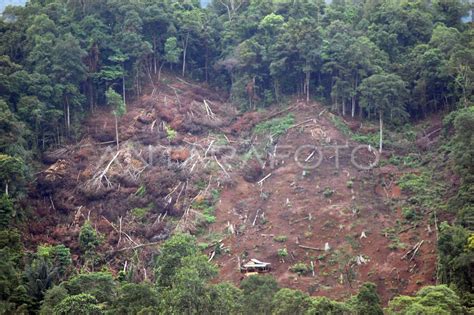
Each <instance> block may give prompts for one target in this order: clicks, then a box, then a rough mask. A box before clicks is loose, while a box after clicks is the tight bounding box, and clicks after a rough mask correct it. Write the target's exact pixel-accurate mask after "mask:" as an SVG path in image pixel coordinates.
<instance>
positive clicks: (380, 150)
mask: <svg viewBox="0 0 474 315" xmlns="http://www.w3.org/2000/svg"><path fill="white" fill-rule="evenodd" d="M382 117H383V113H382V111H379V125H380V135H379V152H380V153H382V144H383V138H382V136H383V119H382Z"/></svg>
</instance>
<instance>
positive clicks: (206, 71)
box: [204, 40, 209, 83]
mask: <svg viewBox="0 0 474 315" xmlns="http://www.w3.org/2000/svg"><path fill="white" fill-rule="evenodd" d="M204 60H205V62H204V72H205V77H206V83H208V82H209V69H208V68H209V47H208V44H207V40H206V55H205V59H204Z"/></svg>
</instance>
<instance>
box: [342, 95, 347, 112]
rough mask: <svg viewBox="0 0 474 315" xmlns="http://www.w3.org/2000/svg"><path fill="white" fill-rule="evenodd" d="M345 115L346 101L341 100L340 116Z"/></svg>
mask: <svg viewBox="0 0 474 315" xmlns="http://www.w3.org/2000/svg"><path fill="white" fill-rule="evenodd" d="M345 115H346V99H345V98H343V99H342V116H345Z"/></svg>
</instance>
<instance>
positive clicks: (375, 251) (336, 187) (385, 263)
mask: <svg viewBox="0 0 474 315" xmlns="http://www.w3.org/2000/svg"><path fill="white" fill-rule="evenodd" d="M321 112H323V108H322V107H321V106H319V105H318V104H311V106H305V105H302V104H300V106H299V107H298V108H297V109H296V110H294V111H293V114H294V115H295V117H296V124H299V123H300V122H304V121H307V120H308V119H309V118H314V121H310V122H308V123H304V124H302V125H300V126H299V127H296V128H291V129H290V130H289V131H288V133H287V134H286V135H284V136H282V137H281V138H280V139H279V141H278V143H277V148H278V146H280V147H285V146H291V147H293V148H294V149H293V151H292V152H291V153H293V152H294V150H295V149H296V148H298V147H301V146H305V145H317V146H318V147H320V148H325V149H321V151H322V153H323V159H322V162H321V164H320V165H319V167H317V168H315V169H313V170H307V171H304V170H303V169H302V168H301V166H300V165H298V163H296V162H295V159H294V154H292V155H291V156H289V157H288V158H284V159H278V165H277V166H276V167H275V168H273V169H271V168H266V169H264V174H262V176H261V178H264V177H265V176H266V175H268V174H271V175H270V176H269V177H268V178H267V179H265V180H264V181H263V183H261V184H258V183H249V182H247V181H245V180H244V179H243V178H242V177H238V176H237V177H236V179H235V182H236V185H235V186H234V187H232V188H231V189H226V190H224V191H223V193H222V198H221V200H220V203H219V205H218V211H217V222H216V223H215V224H214V225H213V226H212V227H211V229H212V230H213V231H214V232H220V233H223V234H225V233H227V234H228V228H227V226H228V225H233V229H234V230H235V231H236V232H235V233H234V234H232V235H231V236H227V237H226V238H225V239H224V241H223V243H224V244H225V246H227V247H228V248H229V249H230V251H229V253H228V254H226V255H223V256H220V257H218V259H217V260H216V261H217V262H218V264H219V266H220V268H221V269H220V270H221V272H220V278H221V279H222V280H230V281H232V282H234V283H239V281H240V280H241V279H242V274H240V273H239V271H238V260H239V259H240V260H241V261H244V260H245V259H250V258H256V259H258V260H261V261H265V262H270V263H271V264H272V266H273V271H272V272H271V274H272V275H274V276H275V277H276V278H277V279H278V281H279V283H280V285H281V286H284V287H291V288H298V289H301V290H303V291H307V292H309V293H310V294H312V295H324V296H328V297H332V298H343V297H347V296H349V295H350V294H351V293H354V292H356V291H357V288H358V287H359V285H360V284H362V283H363V282H365V281H371V282H374V283H376V284H377V286H378V289H379V293H380V295H381V296H382V298H383V300H384V301H385V302H386V301H387V300H388V299H390V298H391V297H392V296H394V295H396V294H412V293H414V292H415V291H417V290H418V289H419V288H420V287H421V286H423V285H427V284H432V283H434V281H435V262H436V254H435V240H436V238H435V233H433V232H431V233H430V232H429V231H428V229H427V226H428V223H427V222H423V223H421V224H420V225H419V227H417V228H415V229H413V228H411V226H410V225H404V224H403V222H402V221H403V219H402V216H401V213H400V212H401V210H400V209H399V208H397V207H395V206H393V205H394V204H396V201H397V199H399V198H404V196H402V195H401V191H400V189H399V188H398V187H397V186H396V184H395V181H396V179H397V178H398V176H399V175H400V174H399V172H398V170H397V168H396V167H394V166H385V167H382V168H379V167H376V168H374V169H371V170H361V169H359V168H357V167H355V166H354V165H353V163H351V149H352V148H353V147H354V146H355V145H356V144H355V143H351V142H350V141H349V142H348V145H349V147H350V149H340V150H339V154H340V156H339V168H337V167H336V161H335V149H334V148H331V147H327V146H329V145H334V144H339V145H343V144H345V143H346V142H347V141H348V140H347V139H346V137H345V136H343V135H342V134H341V132H339V131H338V130H337V129H336V128H335V127H334V125H333V124H332V122H331V121H330V115H331V114H329V113H324V112H323V114H322V115H319V113H321ZM311 152H312V149H311V148H307V149H306V150H304V149H303V150H302V151H301V153H300V154H298V157H299V160H300V161H301V160H306V159H307V157H308V156H309V155H310V154H311ZM317 159H318V154H315V155H314V156H313V157H312V159H311V160H310V161H309V162H310V163H311V162H312V163H313V164H314V163H315V160H317ZM373 160H374V155H373V153H370V152H368V151H367V150H360V151H359V154H357V155H356V161H358V162H359V163H360V164H364V163H362V161H364V162H365V165H368V164H370V161H373ZM256 216H257V218H256ZM305 218H306V219H305ZM254 222H255V225H254ZM432 230H434V228H433V229H432ZM432 230H431V231H432ZM278 236H284V237H286V238H287V240H286V241H284V242H277V241H275V240H274V237H277V238H278ZM420 240H424V243H423V245H422V246H421V247H420V249H419V252H418V254H417V255H416V256H414V257H413V259H411V260H410V258H411V255H408V258H407V259H402V256H403V255H404V254H405V253H406V252H407V250H409V249H410V248H412V246H413V245H415V244H416V243H417V242H418V241H420ZM398 243H400V244H401V243H403V244H405V246H404V247H405V249H402V248H394V249H390V248H389V247H390V244H392V245H393V244H398ZM326 244H327V245H329V247H330V249H329V250H327V251H325V250H324V248H325V246H326ZM301 246H308V247H314V248H318V249H322V250H313V249H307V248H302V247H301ZM283 248H285V249H286V250H287V253H288V256H286V257H280V256H279V255H278V249H283ZM358 256H359V257H362V258H363V259H362V260H364V261H365V262H361V259H359V264H358V263H357V257H358ZM296 263H305V264H306V265H307V266H308V267H310V266H311V263H312V264H313V265H314V275H313V274H312V272H311V271H309V272H308V273H307V274H306V275H303V276H298V275H297V274H296V273H293V272H291V271H290V270H289V269H290V267H291V266H292V265H294V264H296Z"/></svg>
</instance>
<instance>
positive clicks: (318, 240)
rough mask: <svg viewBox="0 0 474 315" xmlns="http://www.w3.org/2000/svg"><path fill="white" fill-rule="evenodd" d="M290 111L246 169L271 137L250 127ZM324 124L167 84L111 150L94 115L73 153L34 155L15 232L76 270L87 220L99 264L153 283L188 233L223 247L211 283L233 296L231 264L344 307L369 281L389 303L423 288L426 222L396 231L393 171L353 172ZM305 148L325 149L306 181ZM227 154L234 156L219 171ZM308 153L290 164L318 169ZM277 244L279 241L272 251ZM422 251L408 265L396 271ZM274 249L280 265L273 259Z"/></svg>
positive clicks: (235, 273)
mask: <svg viewBox="0 0 474 315" xmlns="http://www.w3.org/2000/svg"><path fill="white" fill-rule="evenodd" d="M289 112H291V113H292V114H293V115H294V117H295V124H294V125H293V126H292V127H291V128H290V129H289V130H288V131H287V132H286V133H285V134H284V135H282V136H281V137H280V138H278V139H276V138H275V139H272V141H270V142H271V144H272V145H271V146H270V147H269V148H268V147H267V151H266V152H260V153H262V156H261V157H260V158H261V159H262V161H263V162H264V163H265V167H263V168H262V167H260V165H259V164H258V163H257V161H256V158H255V157H254V158H251V159H247V158H244V156H245V155H246V154H248V152H249V150H250V149H251V148H252V145H256V146H258V145H261V144H262V143H265V142H266V141H267V137H268V136H269V135H268V134H266V135H265V134H264V135H258V136H257V135H254V134H253V133H252V128H253V127H254V126H255V125H256V124H257V123H259V122H260V121H262V120H265V119H267V118H272V117H279V116H281V115H286V114H288V113H289ZM331 115H332V114H331V113H329V112H327V111H325V110H324V109H323V107H322V106H321V105H319V104H317V103H311V104H304V103H302V102H299V101H297V100H295V101H294V102H293V103H292V105H291V106H290V107H289V109H287V110H285V109H282V108H270V109H268V110H267V111H264V112H249V113H245V114H239V113H237V111H236V110H235V109H234V107H233V106H231V105H229V104H227V103H225V101H224V100H223V98H222V97H221V95H220V94H219V93H216V92H214V91H211V90H210V89H208V88H206V87H205V86H203V85H200V84H197V83H193V82H187V81H183V80H180V79H176V78H175V77H172V76H169V75H164V78H163V79H162V81H161V82H160V83H159V84H158V85H157V86H156V87H155V89H152V88H150V89H149V91H147V93H146V95H144V96H142V97H141V98H140V99H138V100H136V101H135V102H133V103H130V104H128V111H127V114H126V115H125V116H124V117H122V118H121V119H120V121H119V129H120V140H121V144H120V150H119V151H117V149H116V147H115V144H114V137H115V129H114V128H115V126H114V117H113V116H112V114H111V110H110V109H108V108H102V109H99V110H98V111H97V112H96V113H94V115H92V116H91V117H92V118H90V119H88V120H86V122H85V123H84V124H85V126H86V132H85V134H84V136H83V138H82V140H81V141H80V142H78V143H76V144H70V145H67V146H65V147H63V148H60V149H57V150H54V151H51V152H47V153H46V154H45V155H44V157H43V160H44V169H43V171H42V172H40V173H39V174H38V176H37V179H36V180H35V182H33V183H32V185H31V190H30V195H29V199H28V202H27V205H26V206H27V207H28V208H29V209H30V211H31V213H32V217H33V216H34V217H35V218H36V219H35V220H34V221H33V220H30V221H28V223H27V224H25V226H24V227H23V229H24V231H26V232H25V233H24V235H25V236H24V237H25V242H26V244H27V246H28V247H29V249H30V250H35V248H36V246H37V245H40V244H45V243H48V244H59V243H62V244H65V245H66V246H68V247H70V248H71V249H72V251H73V253H74V257H73V258H74V261H75V263H76V264H77V265H78V266H80V265H81V264H82V263H83V261H82V260H81V259H82V258H81V257H82V256H81V252H80V249H79V244H78V235H79V230H80V227H81V226H82V224H83V222H84V221H85V220H87V219H89V220H91V222H92V223H93V225H94V226H95V228H96V229H97V231H98V232H99V233H101V234H102V235H103V238H104V241H103V243H102V245H101V248H100V250H99V252H101V253H102V254H103V255H102V257H101V259H102V263H105V264H106V265H107V266H109V268H110V269H111V270H113V271H117V270H120V269H123V267H124V264H125V261H127V262H128V263H127V266H128V268H134V269H135V270H136V272H135V274H136V278H137V280H140V279H143V278H147V277H150V274H152V272H151V269H152V266H151V261H152V259H151V258H152V256H153V255H155V254H156V253H157V252H158V250H157V247H159V244H160V242H161V241H163V240H164V239H166V238H167V237H168V236H169V235H170V234H171V233H173V232H175V231H190V232H191V233H194V234H197V235H198V237H199V239H200V241H201V242H203V243H204V242H209V243H210V245H209V246H208V249H207V251H208V252H209V254H210V255H212V254H211V252H212V246H211V245H216V243H217V244H218V246H221V247H222V249H223V250H222V251H221V252H222V253H221V254H217V255H215V257H213V261H214V262H216V263H217V264H218V265H219V266H220V276H219V279H218V280H219V281H224V280H228V281H232V282H234V283H236V284H238V283H239V282H240V280H241V279H242V274H241V273H240V272H239V270H238V261H239V259H240V260H241V261H242V262H243V261H245V260H246V259H250V258H256V259H259V260H262V261H266V262H270V263H272V266H273V270H272V272H271V274H272V275H273V276H275V277H276V278H277V280H278V282H279V283H280V285H281V286H284V287H291V288H298V289H301V290H303V291H306V292H309V293H310V294H312V295H324V296H329V297H332V298H343V297H347V296H349V295H350V294H351V293H354V292H356V291H357V288H358V287H359V285H360V284H361V283H363V282H365V281H372V282H374V283H376V284H377V285H378V289H379V293H380V294H381V296H382V298H383V300H384V301H385V302H386V301H387V300H388V299H389V298H390V297H392V296H394V295H395V294H411V293H414V292H415V291H417V290H418V289H419V288H420V287H421V286H423V285H427V284H432V283H433V282H434V278H435V262H436V252H435V233H434V232H429V229H428V222H427V221H426V220H422V222H420V223H419V224H418V225H417V227H415V228H413V226H412V225H409V224H406V222H404V220H403V219H402V215H401V213H400V212H401V209H400V208H399V207H397V200H398V199H403V198H405V197H406V196H403V194H402V193H401V191H400V189H399V188H398V187H397V186H396V184H395V183H396V179H397V178H398V176H400V171H399V170H398V169H397V168H396V167H395V166H384V167H376V168H373V169H370V170H361V169H359V168H357V167H355V166H354V165H353V163H352V162H351V149H352V148H353V147H354V146H355V145H357V144H356V143H353V142H351V141H349V140H348V139H347V137H346V136H344V135H343V134H342V133H341V132H340V131H339V130H338V129H337V128H336V127H335V126H334V125H333V123H332V122H331ZM335 144H338V145H345V144H347V145H348V146H349V149H344V148H341V149H340V150H339V167H336V154H335V149H334V148H333V147H330V146H332V145H335ZM304 145H316V146H318V148H320V149H321V154H322V160H321V164H320V165H319V166H318V167H317V168H315V169H311V170H310V169H308V170H304V169H303V168H301V167H300V166H299V165H298V163H297V162H296V161H295V155H294V152H295V150H296V149H297V148H299V147H301V146H304ZM226 146H227V147H231V148H233V149H234V150H235V152H237V154H236V155H235V156H233V157H231V158H229V159H225V158H224V157H225V155H226V154H227V153H228V152H227V153H226V149H223V148H224V147H226ZM275 146H276V149H275ZM313 150H314V148H312V147H303V148H302V149H300V150H299V151H298V159H299V161H300V162H302V163H303V164H305V163H309V164H314V163H315V162H316V161H318V159H319V157H320V154H319V153H318V152H315V153H313V154H312V152H313ZM284 153H289V155H288V156H287V157H283V155H284ZM354 159H355V161H356V162H358V163H359V164H362V165H368V164H370V163H371V161H373V159H374V153H373V152H370V151H368V150H367V149H362V150H359V151H358V153H357V154H356V155H355V158H354ZM305 160H307V161H306V162H304V161H305ZM272 162H273V163H274V165H273V167H272V165H271V164H272ZM266 176H268V177H267V178H266V179H265V180H263V181H261V183H258V181H260V180H261V179H263V178H265V177H266ZM213 191H220V196H219V200H218V201H217V204H216V212H215V214H214V215H215V223H213V224H210V225H208V223H209V222H212V220H211V221H209V222H207V223H206V222H205V221H206V217H204V216H203V214H202V209H199V206H200V205H201V206H202V205H203V203H204V204H205V202H206V201H209V202H211V200H213V198H214V197H213V196H212V192H213ZM37 218H39V219H37ZM254 222H255V223H254ZM229 226H230V229H229ZM431 231H434V228H432V229H431ZM211 236H212V237H211ZM278 236H282V237H286V241H284V242H277V241H275V240H274V237H277V238H278ZM210 238H212V239H213V240H212V241H209V239H210ZM420 240H424V243H423V245H422V246H421V247H420V249H419V251H418V253H417V254H416V255H414V256H413V258H412V257H411V254H410V255H408V257H407V258H406V259H402V256H403V255H404V254H405V253H406V252H407V251H408V250H409V249H411V248H412V247H413V246H414V245H415V244H416V243H417V242H419V241H420ZM219 241H220V242H219ZM219 244H223V245H219ZM326 244H327V246H329V249H328V250H324V249H325V247H326ZM301 246H304V247H313V248H316V249H308V248H303V247H301ZM390 247H391V248H390ZM402 247H405V248H402ZM134 248H137V249H139V250H137V252H138V253H139V254H138V255H133V252H134V250H133V249H134ZM278 249H286V251H287V253H288V255H287V256H286V257H280V256H279V255H278ZM411 258H412V259H411ZM296 263H305V264H306V265H307V266H311V263H312V264H313V266H314V275H313V273H312V271H309V272H308V273H307V274H305V275H301V276H300V275H297V274H296V273H294V272H292V271H290V270H289V268H290V267H291V266H293V265H294V264H296ZM147 270H148V272H147ZM147 273H148V276H147Z"/></svg>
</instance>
